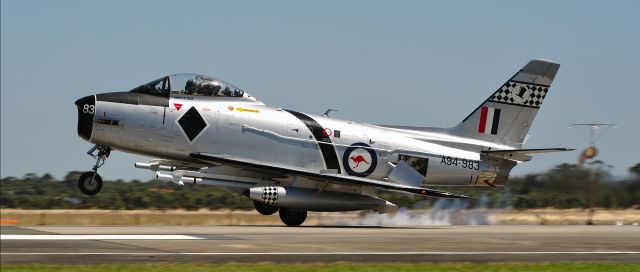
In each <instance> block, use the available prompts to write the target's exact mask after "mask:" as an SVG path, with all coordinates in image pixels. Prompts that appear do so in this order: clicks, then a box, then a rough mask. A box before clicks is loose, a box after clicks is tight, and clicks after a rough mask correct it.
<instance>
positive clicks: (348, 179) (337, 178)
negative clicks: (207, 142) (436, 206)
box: [190, 153, 471, 198]
mask: <svg viewBox="0 0 640 272" xmlns="http://www.w3.org/2000/svg"><path fill="white" fill-rule="evenodd" d="M190 155H191V157H192V158H194V159H197V160H199V161H202V162H206V163H220V164H225V165H229V166H234V167H238V168H245V169H253V170H260V171H266V172H270V173H276V174H283V173H284V174H288V175H295V176H301V177H306V178H310V179H315V180H322V181H331V182H336V183H343V184H357V185H363V186H371V187H375V188H379V189H384V190H392V191H400V192H408V193H413V194H418V195H424V196H433V197H445V198H471V197H469V196H466V195H459V194H455V193H450V192H445V191H440V190H435V189H429V188H422V187H414V186H407V185H402V184H396V183H390V182H384V181H377V180H372V179H367V178H359V177H352V176H345V175H340V174H337V173H322V172H319V173H316V172H312V171H309V170H307V169H304V168H299V167H290V166H282V165H278V164H274V163H269V162H264V161H257V160H251V159H245V158H239V157H233V156H228V155H222V154H210V153H191V154H190Z"/></svg>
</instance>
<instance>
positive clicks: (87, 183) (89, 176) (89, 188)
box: [78, 145, 111, 195]
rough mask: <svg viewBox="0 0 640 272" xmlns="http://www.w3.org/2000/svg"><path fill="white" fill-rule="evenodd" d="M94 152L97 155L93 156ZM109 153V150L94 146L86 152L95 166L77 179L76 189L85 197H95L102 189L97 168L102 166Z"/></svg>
mask: <svg viewBox="0 0 640 272" xmlns="http://www.w3.org/2000/svg"><path fill="white" fill-rule="evenodd" d="M96 150H98V154H97V155H95V154H94V153H95V151H96ZM110 153H111V148H110V147H108V146H102V145H96V146H94V147H92V148H91V149H89V151H88V152H87V154H89V156H91V157H93V158H94V159H96V164H95V165H94V166H93V168H92V171H88V172H84V173H83V174H82V175H81V176H80V178H79V179H78V188H79V189H80V191H81V192H82V193H84V194H85V195H95V194H97V193H99V192H100V190H101V189H102V177H100V175H99V174H98V168H100V166H102V165H104V162H105V161H106V160H107V158H108V157H109V154H110Z"/></svg>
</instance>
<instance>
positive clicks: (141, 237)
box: [0, 234, 205, 240]
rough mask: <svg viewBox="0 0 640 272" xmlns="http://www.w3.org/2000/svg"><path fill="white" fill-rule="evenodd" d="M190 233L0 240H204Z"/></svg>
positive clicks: (29, 236) (34, 236)
mask: <svg viewBox="0 0 640 272" xmlns="http://www.w3.org/2000/svg"><path fill="white" fill-rule="evenodd" d="M203 239H205V238H201V237H195V236H189V235H171V234H169V235H137V234H117V235H112V234H73V235H69V234H1V235H0V240H203Z"/></svg>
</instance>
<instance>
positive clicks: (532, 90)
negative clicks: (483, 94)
mask: <svg viewBox="0 0 640 272" xmlns="http://www.w3.org/2000/svg"><path fill="white" fill-rule="evenodd" d="M548 90H549V86H543V85H536V84H528V83H520V82H515V81H508V82H507V83H505V84H504V85H502V87H500V89H498V91H496V92H495V93H494V94H493V95H492V96H491V98H489V101H493V102H498V103H505V104H513V105H521V106H526V107H532V108H536V109H537V108H540V105H542V102H543V101H544V97H545V96H546V95H547V91H548Z"/></svg>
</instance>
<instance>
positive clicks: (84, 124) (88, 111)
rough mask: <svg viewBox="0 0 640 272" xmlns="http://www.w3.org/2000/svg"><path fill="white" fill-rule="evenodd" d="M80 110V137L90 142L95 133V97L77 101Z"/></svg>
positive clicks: (91, 96) (90, 96) (86, 97)
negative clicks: (92, 134)
mask: <svg viewBox="0 0 640 272" xmlns="http://www.w3.org/2000/svg"><path fill="white" fill-rule="evenodd" d="M75 104H76V107H77V108H78V135H79V136H80V137H82V139H85V140H87V141H89V139H91V133H92V132H93V117H94V115H95V112H96V97H95V95H89V96H85V97H83V98H80V99H78V100H76V103H75Z"/></svg>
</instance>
